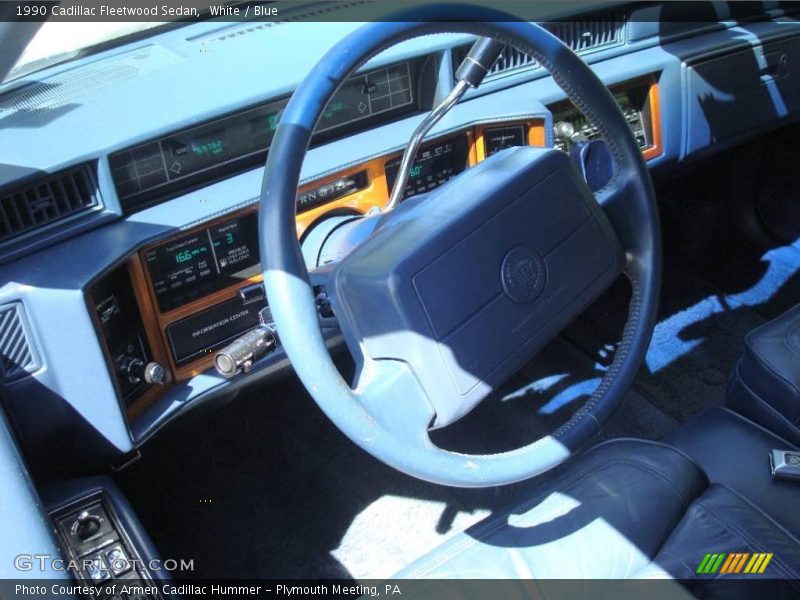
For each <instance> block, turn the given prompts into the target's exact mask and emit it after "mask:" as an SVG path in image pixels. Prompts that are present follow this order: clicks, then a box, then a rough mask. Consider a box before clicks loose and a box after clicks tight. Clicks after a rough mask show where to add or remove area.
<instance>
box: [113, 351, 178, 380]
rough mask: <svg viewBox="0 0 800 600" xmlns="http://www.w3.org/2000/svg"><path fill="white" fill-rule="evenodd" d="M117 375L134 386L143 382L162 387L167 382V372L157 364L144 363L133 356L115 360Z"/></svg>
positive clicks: (153, 362)
mask: <svg viewBox="0 0 800 600" xmlns="http://www.w3.org/2000/svg"><path fill="white" fill-rule="evenodd" d="M117 371H118V372H119V374H120V375H121V376H122V377H124V378H125V379H127V380H128V381H130V382H131V383H132V384H134V385H136V384H138V383H141V382H142V380H144V381H145V382H146V383H148V384H150V385H162V384H164V383H165V382H166V380H167V371H166V369H164V367H163V366H161V365H160V364H159V363H157V362H155V361H152V362H149V363H145V362H144V361H143V360H142V359H141V358H137V357H135V356H122V357H120V358H119V359H118V360H117Z"/></svg>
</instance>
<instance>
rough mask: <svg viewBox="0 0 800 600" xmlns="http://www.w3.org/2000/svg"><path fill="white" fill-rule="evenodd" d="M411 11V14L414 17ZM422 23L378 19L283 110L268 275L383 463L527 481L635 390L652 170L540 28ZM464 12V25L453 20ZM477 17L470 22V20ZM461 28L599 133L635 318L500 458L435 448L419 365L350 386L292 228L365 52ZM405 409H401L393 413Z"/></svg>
mask: <svg viewBox="0 0 800 600" xmlns="http://www.w3.org/2000/svg"><path fill="white" fill-rule="evenodd" d="M409 16H410V15H409ZM414 18H415V19H419V20H420V21H419V22H402V21H400V20H398V21H397V22H381V23H370V24H367V25H365V26H363V27H362V28H360V29H358V30H357V31H355V32H353V33H352V34H350V35H349V36H348V37H347V38H345V39H344V40H343V41H342V42H340V43H339V44H338V45H337V46H336V47H334V48H333V49H332V50H331V51H329V52H328V54H326V55H325V56H324V57H323V58H322V59H321V61H320V62H319V63H318V65H317V67H316V68H315V69H314V70H313V71H312V72H311V74H310V75H309V76H308V77H307V78H306V80H304V81H303V83H302V84H301V85H300V87H298V89H297V90H296V91H295V93H294V95H293V96H292V98H291V100H290V102H289V104H288V106H287V107H286V109H285V111H284V113H283V115H282V117H281V120H280V123H279V126H278V129H277V131H276V134H275V137H274V139H273V143H272V147H271V149H270V152H269V156H268V160H267V165H266V170H265V174H264V182H263V187H262V193H261V199H260V207H259V208H260V210H259V222H260V232H261V236H260V250H261V257H262V263H263V269H264V284H265V287H266V291H267V297H268V298H269V302H270V306H271V309H272V315H273V318H274V320H275V324H276V327H277V330H278V333H279V335H280V338H281V343H282V345H283V347H284V349H285V351H286V353H287V355H288V356H289V358H290V360H291V362H292V364H293V366H294V368H295V371H296V372H297V374H298V376H299V378H300V379H301V381H302V382H303V384H304V385H305V387H306V388H307V389H308V391H309V392H310V394H311V395H312V397H313V398H314V399H315V401H316V402H317V404H318V405H319V406H320V408H321V409H322V410H323V412H324V413H325V414H326V415H327V416H328V417H329V418H330V419H331V420H332V421H334V423H335V424H336V425H337V426H338V427H339V428H340V429H341V430H342V431H343V432H344V433H345V434H346V435H347V436H348V437H349V438H350V439H351V440H353V441H354V442H355V443H356V444H358V445H359V446H361V447H362V448H364V449H365V450H367V451H368V452H369V453H371V454H373V455H374V456H376V457H377V458H379V459H380V460H382V461H384V462H385V463H387V464H389V465H390V466H393V467H394V468H396V469H398V470H400V471H402V472H405V473H407V474H409V475H412V476H415V477H418V478H420V479H424V480H427V481H431V482H435V483H440V484H444V485H452V486H459V487H486V486H493V485H501V484H507V483H512V482H515V481H520V480H523V479H527V478H530V477H533V476H536V475H538V474H541V473H542V472H544V471H547V470H549V469H550V468H552V467H554V466H556V465H558V464H560V463H561V462H563V461H564V460H566V459H567V458H568V457H569V456H570V455H571V454H572V453H573V452H575V451H576V450H577V449H579V448H580V447H582V446H583V445H584V444H585V443H586V442H587V441H589V439H590V438H591V437H592V436H593V435H594V434H595V433H597V431H598V430H599V428H600V425H601V424H602V422H603V421H604V420H605V419H606V418H607V417H608V416H609V414H611V412H612V411H613V409H614V407H615V406H616V404H617V403H618V402H619V400H620V399H621V398H622V397H623V396H624V394H625V393H627V391H628V390H629V389H630V386H631V384H632V382H633V378H634V376H635V375H636V372H637V370H638V367H639V365H640V364H641V361H642V360H643V358H644V355H645V352H646V350H647V347H648V345H649V341H650V337H651V335H652V330H653V328H654V325H655V317H656V309H657V299H658V294H659V285H660V265H661V255H660V228H659V222H658V212H657V207H656V202H655V195H654V192H653V189H652V184H651V182H650V178H649V173H648V171H647V167H646V165H645V163H644V159H643V158H642V155H641V152H640V150H639V147H638V144H637V143H636V141H635V139H634V137H633V135H632V133H631V131H630V129H629V127H628V125H627V123H626V122H625V120H624V117H623V116H622V114H621V112H620V110H619V108H618V106H617V105H616V103H615V101H614V99H613V98H612V96H611V94H610V93H609V91H608V89H607V88H606V86H605V85H604V84H603V83H602V82H601V81H600V80H599V79H598V78H597V77H596V76H595V75H594V73H593V72H592V71H591V69H590V68H589V67H588V66H587V65H586V64H585V63H584V62H583V61H582V60H581V59H580V58H578V57H577V55H575V54H574V53H573V52H572V51H571V50H570V49H569V48H567V47H566V46H565V45H564V44H563V43H561V42H560V41H559V40H558V39H557V38H555V37H554V36H553V35H552V34H550V33H549V32H547V31H546V30H544V29H543V28H541V27H539V26H537V25H534V24H531V23H525V22H521V21H519V20H516V19H515V18H514V17H512V16H510V15H508V14H506V13H502V12H500V11H496V10H494V9H489V8H484V7H478V6H471V5H464V6H459V5H439V6H436V5H433V6H427V7H421V8H419V9H415V11H414ZM448 19H458V20H459V21H460V22H458V23H452V22H450V23H447V20H448ZM465 20H469V22H465ZM445 32H464V33H471V34H474V35H480V36H486V37H492V38H494V39H496V40H498V41H501V42H503V43H508V44H511V45H513V46H515V47H517V48H518V49H520V50H522V51H523V52H527V53H528V54H531V55H533V56H534V58H536V60H537V61H538V62H539V63H540V64H541V65H543V66H544V67H545V68H547V69H548V71H550V73H551V74H552V75H553V77H554V78H555V80H556V81H557V82H558V83H559V85H560V86H561V87H562V89H563V90H564V92H565V93H566V94H567V96H568V97H569V98H570V99H571V100H572V101H573V103H575V105H576V106H577V107H578V108H579V109H580V110H581V111H582V112H583V113H584V114H585V115H586V117H587V118H588V119H589V120H590V121H591V122H592V124H594V125H595V126H596V127H598V129H599V130H600V131H601V133H602V134H603V137H604V138H605V140H606V141H607V143H608V146H609V149H610V150H611V154H612V156H613V158H614V163H615V174H614V176H613V178H612V180H611V182H609V184H608V185H607V186H606V187H605V188H604V189H603V190H601V191H600V192H598V193H597V194H596V195H595V196H596V198H597V199H598V201H599V202H600V204H601V205H602V206H603V208H604V210H605V213H606V215H607V216H608V218H609V219H610V221H611V222H612V224H613V227H614V230H615V231H616V234H617V236H618V237H619V240H620V241H621V243H622V246H623V248H624V250H625V254H626V265H625V273H626V274H627V275H628V277H629V279H630V281H631V287H632V290H633V292H632V297H631V305H630V310H629V318H628V321H627V323H626V326H625V329H624V332H623V337H622V340H621V342H620V344H619V346H618V348H617V351H616V354H615V358H614V361H613V363H612V365H611V367H610V368H609V370H608V371H607V372H606V374H605V376H604V377H603V379H602V381H601V383H600V385H599V386H598V388H597V390H595V392H594V393H593V394H592V396H591V397H590V398H589V400H588V401H587V402H586V404H585V405H584V406H583V407H582V408H581V409H580V410H578V411H577V412H576V413H575V415H573V417H572V418H570V420H569V421H568V422H567V423H566V424H564V425H563V426H562V427H560V428H559V429H558V430H556V431H555V432H553V433H552V434H551V435H549V436H546V437H544V438H541V439H539V440H537V441H535V442H533V443H531V444H529V445H527V446H524V447H522V448H518V449H515V450H512V451H508V452H503V453H500V454H493V455H479V456H476V455H464V454H460V453H456V452H450V451H446V450H443V449H441V448H438V447H436V446H434V445H433V444H432V443H431V441H430V439H429V437H428V435H427V426H428V425H429V424H430V423H431V421H432V416H435V415H432V412H433V411H432V408H431V406H430V405H429V404H428V403H426V402H417V401H409V396H410V394H408V390H409V389H410V388H409V386H413V381H414V374H413V373H411V372H410V370H409V369H408V368H407V366H404V365H402V364H388V362H387V361H375V362H372V363H370V364H368V365H365V368H364V370H363V372H362V373H360V377H359V381H358V386H357V388H356V389H352V388H351V387H350V386H349V385H348V384H347V383H346V382H345V381H344V380H343V379H342V377H341V375H340V373H339V372H338V370H337V369H336V367H335V365H334V363H333V362H332V360H331V358H330V355H329V353H328V350H327V348H326V346H325V342H324V339H323V336H322V333H321V331H320V327H319V320H318V314H317V308H316V305H315V302H314V293H313V289H312V286H311V284H310V283H309V277H308V272H307V269H306V266H305V262H304V260H303V257H302V254H301V251H300V246H299V244H298V241H297V238H296V237H295V234H294V232H295V216H296V213H295V196H296V190H297V186H298V182H299V178H300V168H301V165H302V162H303V158H304V156H305V152H306V150H307V147H308V144H309V141H310V138H311V132H312V131H313V129H314V126H315V124H316V122H317V120H318V118H319V117H320V115H321V113H322V111H323V110H324V107H325V106H326V104H327V103H328V101H329V100H330V99H331V97H332V96H333V94H334V93H335V92H336V90H337V89H338V87H339V86H340V85H341V84H342V83H343V82H344V81H345V80H346V78H347V77H348V76H349V75H350V73H352V72H354V71H355V70H356V69H357V68H358V67H359V66H361V65H362V64H364V63H365V62H366V61H367V60H369V59H370V58H372V57H373V56H375V55H376V54H378V53H379V52H381V51H382V50H384V49H386V48H388V47H389V46H392V45H394V44H396V43H399V42H402V41H405V40H407V39H411V38H414V37H418V36H420V35H426V34H432V33H445ZM387 406H394V407H396V406H402V407H403V410H402V411H400V412H398V411H397V410H394V409H393V410H391V411H389V410H387V408H386V407H387Z"/></svg>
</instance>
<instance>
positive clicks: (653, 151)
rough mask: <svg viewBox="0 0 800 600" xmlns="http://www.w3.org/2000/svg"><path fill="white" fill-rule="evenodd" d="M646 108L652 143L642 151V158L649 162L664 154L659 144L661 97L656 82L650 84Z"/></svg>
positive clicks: (660, 143)
mask: <svg viewBox="0 0 800 600" xmlns="http://www.w3.org/2000/svg"><path fill="white" fill-rule="evenodd" d="M647 108H649V109H650V130H651V132H652V135H653V140H652V141H653V143H652V145H651V146H650V147H649V148H646V149H645V150H643V151H642V156H644V159H645V160H650V159H651V158H656V157H657V156H661V154H662V153H663V152H664V148H663V146H662V142H661V95H660V94H659V90H658V82H657V81H653V82H651V83H650V90H649V91H648V93H647Z"/></svg>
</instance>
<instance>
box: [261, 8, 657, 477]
mask: <svg viewBox="0 0 800 600" xmlns="http://www.w3.org/2000/svg"><path fill="white" fill-rule="evenodd" d="M409 17H411V15H409ZM413 18H414V19H415V20H416V21H415V22H380V23H371V24H367V25H365V26H363V27H362V28H360V29H358V30H357V31H355V32H354V33H352V34H351V35H349V36H348V37H347V38H345V39H344V40H342V41H341V42H340V43H338V44H337V45H336V46H335V47H334V48H333V49H332V50H330V51H329V52H328V53H327V54H326V55H325V56H324V57H323V58H322V60H320V62H319V63H318V64H317V66H316V67H315V68H314V69H313V70H312V71H311V73H310V74H309V75H308V76H307V78H306V79H305V80H304V81H303V82H302V84H301V85H300V87H299V88H298V89H297V90H296V91H295V93H294V95H293V96H292V98H291V100H290V102H289V104H288V106H287V107H286V110H285V111H284V113H283V115H282V117H281V120H280V124H279V126H278V129H277V132H276V134H275V137H274V140H273V142H272V147H271V149H270V152H269V157H268V160H267V164H266V172H265V175H264V182H263V188H262V192H261V200H260V215H259V220H260V236H261V237H260V250H261V257H262V261H263V269H264V283H265V286H266V291H267V297H268V298H269V303H270V307H271V309H272V315H273V318H274V321H275V325H276V327H277V330H278V334H279V336H280V339H281V343H282V345H283V347H284V348H285V350H286V353H287V355H288V356H289V358H290V360H291V362H292V365H293V366H294V369H295V371H296V372H297V375H298V376H299V378H300V380H301V381H302V382H303V384H304V385H305V387H306V388H307V389H308V391H309V393H310V394H311V396H312V397H313V398H314V400H315V401H316V402H317V404H318V405H319V406H320V408H321V409H322V410H323V411H324V413H325V414H326V415H327V416H328V417H329V418H330V419H331V420H332V421H333V422H334V423H335V424H336V426H337V427H339V428H340V429H341V430H342V431H343V432H344V433H345V434H346V435H347V436H348V437H349V438H350V439H351V440H353V441H354V442H355V443H356V444H358V445H359V446H361V447H362V448H363V449H365V450H366V451H367V452H369V453H370V454H372V455H374V456H375V457H377V458H378V459H380V460H382V461H384V462H385V463H386V464H388V465H390V466H392V467H394V468H396V469H398V470H400V471H402V472H404V473H407V474H409V475H412V476H415V477H418V478H420V479H424V480H427V481H431V482H436V483H440V484H445V485H452V486H461V487H484V486H494V485H499V484H507V483H512V482H515V481H520V480H523V479H526V478H530V477H533V476H536V475H538V474H540V473H543V472H544V471H547V470H548V469H551V468H552V467H554V466H556V465H558V464H559V463H561V462H563V461H564V460H565V459H567V458H568V457H569V456H570V455H571V454H572V453H573V452H575V451H576V450H577V449H579V448H580V447H581V446H583V445H584V444H585V443H586V442H587V441H589V440H590V439H591V437H592V436H593V435H594V434H596V433H597V432H598V431H599V429H600V426H601V424H602V423H603V421H604V420H605V419H606V418H607V417H608V416H609V414H610V413H611V412H612V410H613V409H614V407H615V406H616V405H617V403H618V402H619V401H620V400H621V399H622V397H623V396H624V395H625V394H626V392H627V391H628V390H629V389H630V387H631V385H632V382H633V379H634V376H635V375H636V371H637V369H638V367H639V365H640V364H641V361H642V360H643V358H644V355H645V352H646V350H647V347H648V344H649V342H650V338H651V335H652V331H653V328H654V325H655V316H656V306H657V299H658V295H659V285H660V276H661V254H660V229H659V222H658V212H657V207H656V200H655V196H654V192H653V188H652V183H651V181H650V176H649V173H648V170H647V167H646V165H645V163H644V159H643V158H642V154H641V152H640V150H639V147H638V145H637V143H636V140H635V139H634V137H633V134H632V132H631V130H630V129H629V127H628V124H627V123H626V121H625V118H624V117H623V115H622V113H621V112H620V109H619V108H618V106H617V104H616V103H615V101H614V99H613V98H612V96H611V94H610V93H609V91H608V89H607V88H606V86H605V85H604V84H603V83H602V82H601V81H600V80H599V79H598V78H597V76H596V75H595V74H594V73H593V72H592V70H591V69H590V68H589V67H588V66H587V65H586V64H585V63H584V62H583V61H582V60H581V59H580V58H578V56H577V55H576V54H575V53H573V52H572V51H571V50H570V49H569V48H568V47H567V46H565V45H564V44H563V43H562V42H561V41H559V40H558V39H557V38H556V37H554V36H553V35H552V34H550V33H549V32H547V31H546V30H545V29H543V28H541V27H539V26H537V25H535V24H531V23H527V22H521V21H519V20H517V19H515V18H514V17H512V16H510V15H508V14H505V13H502V12H499V11H496V10H493V9H490V8H485V7H477V6H467V5H464V6H459V5H432V6H426V7H421V8H418V9H415V10H414V15H413ZM465 21H469V22H465ZM445 32H462V33H469V34H474V35H477V36H484V37H489V38H493V39H495V40H497V41H499V42H502V43H504V44H509V45H511V46H514V47H516V48H517V49H519V50H520V51H522V52H525V53H527V54H530V55H532V56H533V57H534V58H535V59H536V60H537V61H538V62H539V64H541V65H542V66H544V67H545V68H546V69H548V71H549V72H550V73H551V74H552V75H553V77H554V78H555V80H556V81H557V82H558V84H559V85H560V86H561V88H562V89H563V90H564V92H565V93H566V94H567V96H568V97H569V99H570V100H571V101H572V102H573V103H574V104H575V106H576V107H577V108H578V109H580V110H581V112H583V113H584V114H585V115H586V117H587V118H588V119H589V120H590V121H591V123H592V124H593V125H595V126H596V127H597V128H598V129H599V130H600V132H601V133H602V135H603V138H604V139H605V141H606V143H607V144H608V147H609V150H610V152H611V155H612V156H613V159H614V175H613V177H612V179H611V181H610V182H609V183H608V184H607V185H606V186H605V187H604V188H603V189H601V190H599V191H598V192H596V193H595V194H592V193H591V191H590V190H589V189H588V187H587V186H586V184H585V182H584V181H583V180H582V179H581V178H580V176H579V175H578V173H577V170H576V169H575V168H574V166H573V165H572V163H571V162H570V161H569V159H568V158H567V157H566V155H565V154H564V153H562V152H559V151H557V150H554V149H546V148H531V147H525V148H522V147H520V148H514V149H510V150H506V151H504V152H501V153H498V154H495V155H493V156H491V157H489V158H488V159H486V160H485V161H483V162H481V163H480V164H478V165H476V166H475V167H473V168H471V169H469V170H467V171H466V172H464V173H462V174H461V175H460V176H459V177H456V178H455V179H453V180H451V181H450V182H448V183H447V184H445V185H444V186H441V187H439V188H437V189H436V190H435V191H434V192H431V193H430V194H428V195H427V196H424V197H421V198H419V199H418V200H415V201H414V202H410V201H409V202H404V203H403V204H401V205H400V206H399V207H398V209H397V210H395V211H393V212H390V213H388V214H386V215H384V216H383V217H382V218H381V219H380V223H379V224H378V225H377V227H375V229H374V231H373V232H372V233H371V234H370V235H369V237H368V238H367V239H366V241H364V242H363V243H361V244H360V245H359V246H357V247H356V248H355V249H354V250H353V251H352V252H351V253H350V254H349V255H347V256H345V257H344V258H343V259H342V260H341V261H339V262H338V263H337V264H336V266H335V267H334V268H333V269H332V270H331V271H330V273H329V278H328V280H327V290H328V293H329V296H330V299H331V304H332V306H333V309H334V312H335V315H336V318H337V320H338V322H339V326H340V328H341V330H342V332H343V334H344V337H345V339H346V341H347V344H348V347H349V349H350V351H351V353H352V354H353V356H354V359H355V361H356V364H357V376H356V380H355V382H354V384H353V386H352V387H351V385H350V384H348V383H347V382H346V381H345V380H344V379H343V378H342V376H341V375H340V373H339V372H338V370H337V369H336V367H335V365H334V363H333V362H332V360H331V357H330V355H329V353H328V350H327V348H326V346H325V343H324V339H323V336H322V333H321V330H320V322H319V315H318V310H317V306H316V304H315V294H314V291H313V288H312V285H311V284H310V282H309V274H308V271H307V268H306V265H305V262H304V260H303V256H302V254H301V250H300V246H299V244H298V240H297V238H296V234H295V232H296V229H295V218H296V213H295V197H296V193H297V187H298V182H299V178H300V168H301V165H302V162H303V158H304V156H305V152H306V149H307V147H308V144H309V141H310V139H311V134H312V131H313V130H314V126H315V124H316V122H317V120H318V119H319V118H320V115H321V114H322V112H323V110H324V108H325V106H326V104H327V103H328V101H329V100H330V99H331V97H332V96H333V94H334V93H335V92H336V90H337V89H338V88H339V86H340V85H342V84H343V83H344V82H345V81H346V80H347V78H348V77H349V76H350V74H351V73H353V72H354V71H355V70H356V69H358V68H359V67H360V66H361V65H363V64H364V63H365V62H366V61H367V60H369V59H370V58H371V57H373V56H375V55H376V54H378V53H379V52H380V51H382V50H384V49H386V48H388V47H389V46H391V45H393V44H396V43H399V42H402V41H405V40H408V39H411V38H414V37H417V36H421V35H426V34H435V33H445ZM622 272H624V273H625V274H626V275H627V276H628V277H629V279H630V282H631V286H632V290H633V291H632V297H631V303H630V307H629V313H628V320H627V323H626V326H625V329H624V332H623V338H622V340H621V342H620V344H619V345H618V347H617V350H616V354H615V358H614V361H613V363H612V365H611V367H610V368H609V369H608V371H607V372H606V374H605V376H604V377H603V379H602V382H601V383H600V385H599V386H598V388H597V390H596V391H595V392H594V393H593V394H592V396H591V397H590V398H589V399H588V400H587V402H586V404H585V405H584V406H583V407H582V408H581V409H579V410H578V411H577V412H576V413H575V414H574V415H573V416H572V417H571V418H570V419H569V421H568V422H567V423H565V424H564V425H563V426H562V427H560V428H559V429H557V430H556V431H554V432H552V433H551V434H550V435H548V436H546V437H544V438H542V439H539V440H537V441H535V442H533V443H531V444H529V445H526V446H523V447H521V448H518V449H515V450H512V451H508V452H503V453H499V454H492V455H465V454H460V453H457V452H451V451H447V450H444V449H441V448H439V447H437V446H435V445H434V444H433V443H432V442H431V440H430V438H429V435H428V431H429V429H430V428H431V427H440V426H443V425H446V424H449V423H451V422H453V421H455V420H456V419H458V418H459V417H461V416H462V415H464V414H466V413H467V412H468V411H469V410H471V409H472V408H473V407H474V406H475V405H476V404H477V403H478V402H480V401H481V400H482V399H483V398H484V397H485V396H486V395H487V394H488V393H489V392H490V391H491V390H492V389H493V388H495V387H497V386H498V385H499V384H500V383H502V382H503V381H504V380H505V379H507V378H508V377H509V376H511V375H512V374H513V373H514V372H515V371H516V370H517V369H518V368H519V367H520V366H521V365H523V364H524V363H525V362H526V361H527V360H529V359H530V358H531V357H532V356H533V355H534V354H535V353H536V352H537V351H538V350H539V349H540V348H541V347H542V346H543V345H544V344H545V343H546V342H547V341H549V340H550V339H552V338H553V337H555V336H556V335H558V333H559V332H560V331H561V329H563V327H564V326H566V325H567V324H568V323H569V322H571V321H572V320H574V319H575V318H576V317H577V316H578V315H579V314H580V313H581V312H582V311H583V310H584V309H585V308H586V307H587V306H588V304H589V303H590V302H591V301H592V300H594V299H595V298H596V297H597V296H598V295H599V294H600V293H602V291H603V290H605V289H606V288H607V287H608V286H609V285H610V284H611V283H612V282H613V281H614V280H615V279H616V278H617V277H618V275H619V274H620V273H622Z"/></svg>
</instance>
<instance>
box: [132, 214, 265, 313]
mask: <svg viewBox="0 0 800 600" xmlns="http://www.w3.org/2000/svg"><path fill="white" fill-rule="evenodd" d="M145 263H146V265H147V270H148V272H149V273H150V280H151V281H152V282H153V289H154V291H155V294H156V299H157V300H158V306H159V308H160V309H161V311H162V312H164V311H168V310H172V309H174V308H177V307H178V306H181V305H183V304H185V303H187V302H191V301H192V300H195V299H197V298H200V297H202V296H203V295H206V294H209V293H211V292H214V291H216V290H219V289H222V288H224V287H227V286H229V285H232V284H234V283H236V282H240V281H244V280H247V279H249V278H250V277H253V276H255V275H257V274H258V273H259V271H260V268H261V265H260V262H259V255H258V215H257V213H249V214H247V215H244V216H243V217H239V218H237V219H231V220H229V221H225V222H223V223H219V224H217V225H213V226H211V227H209V228H207V229H203V230H202V231H198V232H196V233H193V234H190V235H186V236H182V237H180V238H176V239H173V240H170V241H169V242H167V243H165V244H161V245H160V246H156V247H155V248H151V249H150V250H148V251H147V252H146V253H145Z"/></svg>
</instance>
